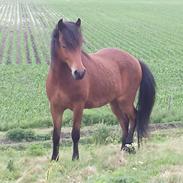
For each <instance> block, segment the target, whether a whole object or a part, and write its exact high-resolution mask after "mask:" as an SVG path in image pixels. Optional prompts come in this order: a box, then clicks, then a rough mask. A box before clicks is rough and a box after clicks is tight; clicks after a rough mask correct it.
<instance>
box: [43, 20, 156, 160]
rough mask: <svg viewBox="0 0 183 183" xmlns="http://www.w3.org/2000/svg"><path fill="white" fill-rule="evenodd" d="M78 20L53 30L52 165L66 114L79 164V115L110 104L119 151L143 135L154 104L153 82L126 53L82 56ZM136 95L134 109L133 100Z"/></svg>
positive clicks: (50, 78)
mask: <svg viewBox="0 0 183 183" xmlns="http://www.w3.org/2000/svg"><path fill="white" fill-rule="evenodd" d="M80 25H81V20H80V19H78V20H77V22H63V20H62V19H61V20H60V21H59V22H58V24H57V25H56V28H55V29H54V30H53V34H52V40H51V66H50V69H49V73H48V78H47V82H46V91H47V96H48V99H49V102H50V110H51V114H52V118H53V126H54V129H53V154H52V160H58V154H59V141H60V133H61V125H62V116H63V113H64V110H66V109H71V110H72V111H73V129H72V140H73V156H72V159H73V160H74V159H78V158H79V151H78V142H79V139H80V126H81V119H82V115H83V110H84V109H86V108H88V109H89V108H96V107H100V106H103V105H106V104H108V103H109V104H110V106H111V109H112V111H113V113H114V114H115V116H116V117H117V119H118V121H119V122H120V126H121V128H122V132H123V133H122V134H123V135H122V149H123V148H125V147H127V146H126V144H131V143H132V142H133V134H134V130H135V128H136V129H137V134H138V142H139V139H141V138H142V137H143V136H144V135H146V132H147V127H148V122H149V117H150V114H151V111H152V108H153V105H154V100H155V81H154V78H153V75H152V73H151V72H150V70H149V69H148V67H147V66H146V65H145V64H144V63H142V62H140V61H138V60H137V59H136V58H135V57H133V56H132V55H130V54H129V53H127V52H125V51H121V50H119V49H115V48H104V49H102V50H100V51H98V52H96V53H92V54H86V53H85V52H84V51H82V43H83V36H82V33H81V26H80ZM138 89H139V97H138V104H137V107H136V108H135V107H134V100H135V96H136V94H137V90H138Z"/></svg>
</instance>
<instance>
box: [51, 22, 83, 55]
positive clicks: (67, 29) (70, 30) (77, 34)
mask: <svg viewBox="0 0 183 183" xmlns="http://www.w3.org/2000/svg"><path fill="white" fill-rule="evenodd" d="M59 31H60V33H61V35H62V38H63V43H61V44H63V45H64V46H65V47H66V49H69V50H75V49H76V48H78V47H81V46H82V42H83V37H82V33H81V29H80V27H78V26H77V25H76V24H75V23H74V22H64V27H63V29H62V30H59V28H58V25H57V26H56V27H55V29H54V30H53V32H52V39H51V56H52V57H56V50H57V48H59V46H60V45H59ZM63 45H61V46H63Z"/></svg>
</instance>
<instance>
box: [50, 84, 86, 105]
mask: <svg viewBox="0 0 183 183" xmlns="http://www.w3.org/2000/svg"><path fill="white" fill-rule="evenodd" d="M71 86H72V85H69V86H68V85H67V86H65V85H64V86H63V85H60V86H58V88H57V90H56V91H55V99H54V102H56V103H58V104H59V105H61V106H63V107H64V108H70V109H72V108H73V106H74V105H75V103H77V102H82V101H84V100H85V98H86V95H85V91H82V90H81V89H80V87H74V88H72V87H71Z"/></svg>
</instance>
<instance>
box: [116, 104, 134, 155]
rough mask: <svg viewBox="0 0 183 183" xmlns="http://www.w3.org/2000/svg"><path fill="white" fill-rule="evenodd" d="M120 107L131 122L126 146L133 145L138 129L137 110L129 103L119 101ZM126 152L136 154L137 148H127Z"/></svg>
mask: <svg viewBox="0 0 183 183" xmlns="http://www.w3.org/2000/svg"><path fill="white" fill-rule="evenodd" d="M118 103H119V107H120V109H121V110H122V111H123V113H124V114H126V116H127V118H128V120H129V129H128V135H127V138H126V144H130V145H132V143H133V135H134V131H135V127H136V110H135V108H134V106H133V105H130V104H129V103H127V102H124V101H121V102H120V101H119V102H118ZM126 150H127V151H128V152H129V153H135V148H134V147H133V146H127V145H126Z"/></svg>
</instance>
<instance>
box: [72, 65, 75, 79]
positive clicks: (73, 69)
mask: <svg viewBox="0 0 183 183" xmlns="http://www.w3.org/2000/svg"><path fill="white" fill-rule="evenodd" d="M75 71H76V69H75V68H74V67H72V68H71V72H72V76H73V78H75V75H74V72H75Z"/></svg>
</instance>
